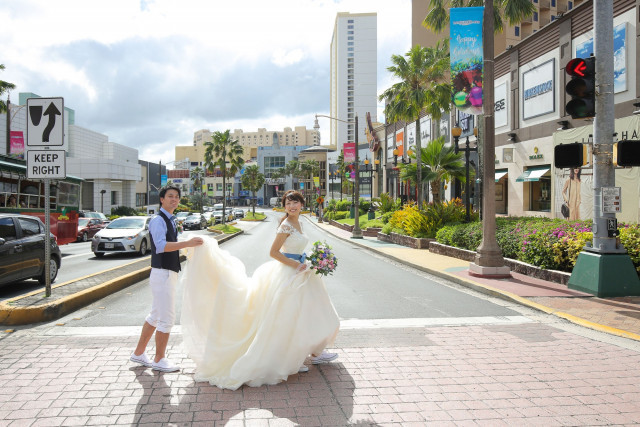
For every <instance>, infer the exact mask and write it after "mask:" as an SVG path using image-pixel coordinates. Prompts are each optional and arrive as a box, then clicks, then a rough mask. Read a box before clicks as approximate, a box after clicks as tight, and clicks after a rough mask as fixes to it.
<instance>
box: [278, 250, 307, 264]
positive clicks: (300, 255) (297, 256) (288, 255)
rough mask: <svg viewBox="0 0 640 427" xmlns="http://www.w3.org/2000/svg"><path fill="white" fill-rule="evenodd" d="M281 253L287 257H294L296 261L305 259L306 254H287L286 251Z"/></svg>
mask: <svg viewBox="0 0 640 427" xmlns="http://www.w3.org/2000/svg"><path fill="white" fill-rule="evenodd" d="M282 255H284V256H286V257H287V258H291V259H295V260H296V261H298V262H304V260H305V259H307V254H306V253H303V254H288V253H286V252H282Z"/></svg>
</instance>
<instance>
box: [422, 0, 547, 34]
mask: <svg viewBox="0 0 640 427" xmlns="http://www.w3.org/2000/svg"><path fill="white" fill-rule="evenodd" d="M482 5H484V1H483V0H467V1H465V0H431V1H430V2H429V12H428V13H427V16H426V17H425V18H424V21H422V25H423V26H424V27H425V28H427V29H428V30H431V31H433V32H434V33H436V34H437V33H440V32H442V30H444V28H445V27H446V26H447V25H448V24H449V14H448V10H449V8H451V7H473V6H482ZM535 10H536V9H535V7H534V6H533V3H532V2H531V0H494V1H493V19H494V24H493V25H494V33H501V32H502V31H503V30H504V24H505V22H507V23H508V24H509V25H515V24H518V23H520V22H522V20H523V19H525V18H528V17H530V16H531V15H533V12H535ZM503 17H504V19H503Z"/></svg>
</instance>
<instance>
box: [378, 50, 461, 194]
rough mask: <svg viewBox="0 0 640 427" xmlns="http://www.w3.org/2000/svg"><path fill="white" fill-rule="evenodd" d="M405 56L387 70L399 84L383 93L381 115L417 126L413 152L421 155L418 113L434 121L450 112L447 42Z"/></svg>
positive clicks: (419, 178)
mask: <svg viewBox="0 0 640 427" xmlns="http://www.w3.org/2000/svg"><path fill="white" fill-rule="evenodd" d="M405 56H406V57H405ZM405 56H401V55H392V56H391V62H392V63H393V65H392V66H390V67H388V68H387V70H388V71H390V72H391V74H393V75H394V77H396V78H397V79H399V80H400V81H399V82H398V83H395V84H394V85H392V86H391V87H390V88H389V89H387V90H385V91H384V92H383V93H382V95H380V101H385V109H384V114H385V117H386V118H387V120H388V121H390V122H396V121H400V120H403V121H404V122H406V123H410V122H415V123H416V151H417V152H420V151H421V149H422V147H421V141H420V140H421V136H420V135H421V132H420V113H421V112H422V111H426V112H427V114H429V115H430V116H431V117H432V118H433V119H434V121H439V120H440V118H441V116H442V113H443V111H444V112H448V111H449V109H450V98H451V84H450V83H449V82H448V81H446V75H447V71H448V69H449V42H448V40H443V41H442V42H438V44H437V45H436V47H434V48H427V47H422V46H419V45H416V46H414V47H413V48H411V50H410V51H409V52H407V53H406V55H405ZM416 182H417V183H421V182H422V164H421V163H420V162H418V164H417V168H416ZM416 188H417V190H418V191H417V199H418V206H422V185H417V186H416Z"/></svg>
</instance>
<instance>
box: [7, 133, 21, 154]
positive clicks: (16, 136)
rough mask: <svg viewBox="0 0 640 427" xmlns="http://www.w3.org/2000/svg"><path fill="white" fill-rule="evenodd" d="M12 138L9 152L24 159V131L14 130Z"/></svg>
mask: <svg viewBox="0 0 640 427" xmlns="http://www.w3.org/2000/svg"><path fill="white" fill-rule="evenodd" d="M10 138H11V142H10V145H9V154H11V155H12V156H14V157H18V158H20V159H24V135H23V133H22V131H21V130H12V131H11V135H10Z"/></svg>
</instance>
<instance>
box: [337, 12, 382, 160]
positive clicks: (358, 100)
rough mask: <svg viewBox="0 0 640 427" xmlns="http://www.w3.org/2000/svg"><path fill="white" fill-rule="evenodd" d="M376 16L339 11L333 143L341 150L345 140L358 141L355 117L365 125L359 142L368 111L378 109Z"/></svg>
mask: <svg viewBox="0 0 640 427" xmlns="http://www.w3.org/2000/svg"><path fill="white" fill-rule="evenodd" d="M377 65H378V55H377V15H376V14H375V13H338V14H337V15H336V19H335V25H334V28H333V37H332V39H331V73H330V79H331V88H330V103H331V104H330V116H331V117H335V118H337V119H340V120H343V121H345V122H351V123H345V122H343V121H336V120H331V123H330V135H329V136H330V145H333V146H335V147H337V149H338V151H340V150H342V145H343V144H344V143H345V142H354V141H355V125H354V123H352V122H353V120H354V119H355V117H356V114H357V115H358V117H359V119H360V121H361V122H362V125H360V126H359V129H358V134H359V135H358V141H364V140H365V133H364V118H365V116H366V113H371V114H373V115H374V118H373V119H374V121H375V115H376V111H377V71H376V70H377Z"/></svg>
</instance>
